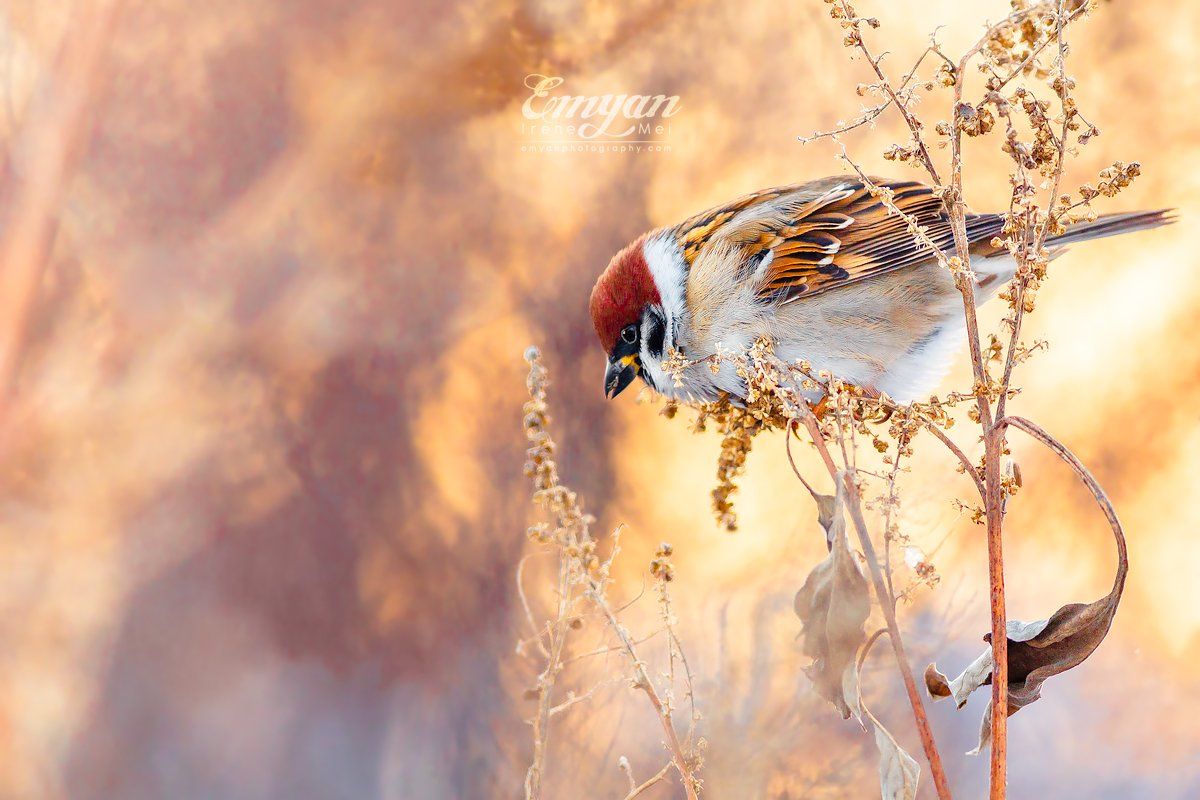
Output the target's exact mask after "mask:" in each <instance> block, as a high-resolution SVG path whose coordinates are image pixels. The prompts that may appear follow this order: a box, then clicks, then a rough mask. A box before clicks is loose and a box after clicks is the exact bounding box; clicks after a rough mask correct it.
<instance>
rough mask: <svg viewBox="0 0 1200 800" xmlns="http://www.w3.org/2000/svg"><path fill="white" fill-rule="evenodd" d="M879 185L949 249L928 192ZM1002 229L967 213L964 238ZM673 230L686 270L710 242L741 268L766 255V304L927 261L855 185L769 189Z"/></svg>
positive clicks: (911, 185) (938, 208) (923, 249)
mask: <svg viewBox="0 0 1200 800" xmlns="http://www.w3.org/2000/svg"><path fill="white" fill-rule="evenodd" d="M883 185H886V186H889V187H890V188H891V189H892V191H893V193H894V194H893V202H894V203H895V204H896V205H897V206H898V207H899V208H900V209H901V210H903V211H904V212H905V213H906V214H908V215H910V216H912V217H915V218H916V219H917V221H918V222H919V224H921V225H923V226H925V228H926V233H927V235H928V236H929V238H930V239H931V240H932V241H933V242H934V243H935V244H936V245H937V246H938V248H939V249H941V250H949V249H951V248H952V247H953V243H954V237H953V233H952V232H951V229H950V223H949V220H948V219H947V218H946V217H945V216H944V213H943V209H942V204H941V201H940V200H938V199H937V198H936V197H935V196H934V195H933V192H932V191H931V190H930V189H929V187H927V186H923V185H921V184H919V183H915V182H895V183H884V184H883ZM788 195H794V196H795V199H791V198H789V197H788ZM760 206H761V213H760V212H759V207H760ZM1002 225H1003V221H1002V219H1001V217H1000V216H999V215H996V214H983V215H970V216H968V218H967V237H968V239H970V240H971V241H972V242H978V241H984V240H989V239H991V237H992V236H995V235H996V234H998V233H999V232H1000V229H1001V227H1002ZM677 231H678V236H679V242H680V245H681V247H682V248H683V250H684V257H685V258H686V260H687V262H688V264H689V265H690V264H691V263H692V262H693V261H694V260H695V258H696V256H697V255H698V254H699V252H700V251H701V250H702V249H703V248H704V246H705V245H706V244H707V243H708V242H709V241H710V240H711V239H713V237H716V236H720V237H721V238H722V239H723V240H726V241H728V242H730V243H731V244H735V245H737V246H739V247H741V248H743V250H744V253H745V262H744V263H745V264H746V265H747V266H752V267H757V265H758V264H760V263H761V262H762V260H763V259H764V258H765V257H766V256H767V255H768V254H769V255H770V257H771V261H770V262H769V264H768V265H767V268H766V274H765V275H764V276H763V277H762V280H761V283H760V289H759V294H760V296H762V297H763V299H764V300H770V301H774V302H787V301H789V300H794V299H798V298H801V297H810V296H813V295H815V294H819V293H820V292H823V291H826V290H829V289H832V288H836V287H837V286H843V285H845V284H848V283H852V282H854V281H857V280H861V279H863V278H868V277H871V276H873V275H878V274H880V273H883V272H888V271H891V270H894V269H900V268H901V267H906V266H910V265H912V264H917V263H920V262H922V261H926V260H929V259H930V258H931V257H932V256H931V253H930V252H929V248H928V247H927V246H925V245H924V244H923V243H921V242H919V241H917V240H916V239H914V237H913V236H912V234H911V233H909V231H908V226H907V223H906V222H905V221H904V220H903V219H902V218H901V217H899V216H898V215H896V214H889V213H888V209H887V207H886V206H885V205H884V204H883V203H882V202H881V201H880V200H878V199H877V198H875V197H874V196H872V195H871V193H870V192H869V191H868V190H867V189H866V187H864V186H863V185H862V184H861V183H859V182H857V181H843V180H836V179H826V180H824V181H820V182H817V183H815V184H808V185H805V186H788V187H782V188H779V189H769V190H767V191H764V192H759V193H757V194H753V195H748V196H746V197H743V198H741V199H740V200H737V201H735V202H734V203H732V204H730V205H728V206H723V207H721V208H719V209H714V210H712V211H709V212H706V213H704V214H700V215H697V216H696V217H693V218H692V219H690V220H688V221H687V222H685V223H684V224H683V225H681V226H680V227H679V228H678V229H677Z"/></svg>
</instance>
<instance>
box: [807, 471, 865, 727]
mask: <svg viewBox="0 0 1200 800" xmlns="http://www.w3.org/2000/svg"><path fill="white" fill-rule="evenodd" d="M842 493H843V489H842V487H841V486H840V485H839V487H838V493H837V496H836V497H835V498H833V505H832V508H831V509H830V513H829V514H828V516H827V515H826V513H825V510H826V509H825V508H823V507H821V508H820V512H821V517H820V521H821V523H822V526H823V527H824V528H825V538H826V541H827V542H829V555H828V556H826V557H825V559H824V560H823V561H821V563H819V564H817V565H816V566H815V567H813V570H812V572H810V573H809V575H808V578H807V579H806V580H805V581H804V585H803V586H802V587H800V591H798V592H796V615H797V616H798V617H800V621H801V623H802V624H803V626H804V629H803V631H802V636H803V638H804V646H803V650H804V654H805V655H808V656H811V657H812V659H813V661H812V664H810V665H809V666H808V667H806V668H805V670H804V671H805V674H807V675H808V677H809V680H811V681H812V682H813V685H814V686H815V687H816V689H817V692H818V693H819V694H820V695H821V696H822V697H824V698H825V699H826V700H828V701H829V702H831V703H833V705H834V706H835V707H836V708H837V709H838V711H839V712H840V713H841V715H842V719H848V718H849V717H850V704H849V703H848V701H847V689H846V686H847V683H848V681H850V680H851V679H852V678H853V676H854V659H855V656H856V655H857V654H858V648H859V647H860V646H862V643H863V642H864V641H865V640H866V635H865V633H864V631H863V624H864V623H865V622H866V621H867V616H868V614H869V613H870V610H871V599H870V594H869V591H868V588H867V579H866V576H864V575H863V573H862V570H861V568H860V567H859V565H858V559H857V558H856V557H855V555H854V551H853V550H851V549H850V543H849V541H848V540H847V538H846V520H845V515H844V514H843V507H844V499H843V494H842ZM848 671H849V674H847V673H848Z"/></svg>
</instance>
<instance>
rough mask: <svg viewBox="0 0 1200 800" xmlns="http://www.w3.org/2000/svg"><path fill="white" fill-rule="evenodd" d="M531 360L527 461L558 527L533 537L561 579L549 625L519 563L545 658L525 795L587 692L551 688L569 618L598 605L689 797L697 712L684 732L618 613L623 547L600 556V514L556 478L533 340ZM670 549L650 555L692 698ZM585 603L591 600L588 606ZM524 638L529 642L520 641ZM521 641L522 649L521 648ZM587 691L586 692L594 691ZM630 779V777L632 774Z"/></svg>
mask: <svg viewBox="0 0 1200 800" xmlns="http://www.w3.org/2000/svg"><path fill="white" fill-rule="evenodd" d="M525 359H526V361H527V362H528V363H529V378H528V381H527V388H528V390H529V401H528V402H527V403H526V404H525V409H524V411H525V420H524V428H525V436H526V438H527V440H528V441H529V445H530V446H529V450H528V459H527V461H526V464H525V471H526V474H527V475H528V476H529V477H531V478H532V479H533V485H534V495H533V497H534V502H535V503H536V504H537V505H539V506H541V507H542V508H543V509H545V510H546V511H547V512H548V513H549V515H550V516H551V517H552V518H553V519H554V527H553V529H551V528H550V527H549V526H547V525H537V526H534V527H532V528H531V529H530V532H529V533H530V539H531V540H533V541H535V542H537V543H539V544H543V545H548V546H549V547H550V548H551V550H552V551H553V552H554V554H555V555H556V557H557V559H558V573H557V576H558V577H557V582H556V587H555V588H556V592H557V597H558V601H557V605H556V613H555V616H554V618H553V619H551V620H550V621H549V622H548V623H547V624H546V625H544V626H539V625H537V623H535V622H534V619H533V614H532V611H531V610H530V605H529V602H528V599H527V598H526V596H525V591H524V588H523V586H521V572H520V571H518V590H519V593H520V596H521V602H522V606H523V607H524V609H525V611H526V615H527V617H528V620H529V624H530V626H531V628H532V630H533V640H534V641H535V642H536V645H537V649H538V651H539V653H540V655H541V656H542V658H543V659H544V662H545V666H544V669H543V670H542V672H541V673H540V674H539V675H538V677H537V680H536V683H535V687H534V690H533V691H534V693H535V695H536V698H537V701H538V702H537V712H536V713H535V715H534V718H533V720H532V726H533V760H532V763H531V764H530V767H529V770H528V772H527V773H526V778H525V797H526V798H527V800H537V798H540V797H542V796H543V788H542V786H543V778H544V775H545V769H546V745H547V742H548V741H549V735H550V721H551V719H552V718H553V716H554V715H555V714H556V713H559V712H560V711H564V710H566V709H567V708H569V707H570V706H572V705H574V704H575V703H576V702H578V701H579V700H581V699H583V698H582V697H573V696H572V697H568V699H567V700H566V701H564V702H562V703H560V704H558V705H555V704H554V702H553V691H554V687H555V684H556V679H557V676H558V674H559V673H560V672H561V670H562V668H563V665H564V664H565V663H566V659H565V658H564V650H565V646H566V640H567V634H568V632H569V631H570V629H571V627H572V624H573V623H575V622H577V621H578V620H580V618H581V616H582V614H583V613H584V612H585V611H597V612H599V614H600V616H601V617H602V618H603V619H604V621H605V623H606V624H607V626H608V629H609V630H610V631H611V632H612V633H613V634H614V635H615V636H616V638H617V640H618V642H619V645H618V646H617V647H616V648H614V649H617V650H620V651H621V652H623V653H624V654H625V656H626V658H627V659H628V661H629V664H630V666H631V668H632V671H633V681H632V683H633V686H634V688H636V689H638V690H640V691H641V692H642V693H643V694H645V696H646V699H647V700H648V701H649V703H650V705H651V707H652V708H653V709H654V713H655V715H656V716H657V718H658V720H659V723H660V724H661V726H662V729H663V735H664V737H665V742H666V746H667V750H668V751H669V753H670V754H671V760H670V763H669V764H668V765H667V768H670V767H673V768H674V770H675V771H676V772H677V773H678V774H679V776H680V779H681V781H682V783H683V787H684V792H685V793H686V795H687V797H688V800H697V798H698V797H699V791H700V786H701V782H700V778H699V776H698V774H697V773H698V770H699V768H700V765H701V760H700V758H699V756H698V754H696V753H695V752H694V742H693V739H694V730H695V722H696V720H697V718H698V717H697V714H696V712H695V709H694V707H693V709H692V712H691V718H690V723H689V727H688V734H687V736H686V738H685V739H680V737H679V733H678V732H677V731H676V729H675V722H674V707H673V699H672V698H671V696H670V691H669V688H668V690H666V691H665V692H664V691H663V690H660V689H659V688H658V687H656V686H655V685H654V682H653V681H652V680H651V677H650V673H649V671H648V670H647V668H646V662H645V661H644V660H643V659H642V657H641V656H640V655H639V652H638V648H637V644H638V643H637V642H636V641H635V640H634V638H633V636H631V635H630V633H629V631H628V630H627V629H626V628H625V626H624V625H622V624H621V622H620V620H619V619H618V613H619V612H618V611H617V610H614V608H613V606H612V604H611V602H610V601H609V599H608V585H609V582H610V578H609V572H610V570H611V567H612V563H613V559H614V558H615V557H616V555H617V553H618V552H619V547H618V545H617V539H616V535H615V534H614V544H613V547H612V550H611V552H610V553H609V555H608V557H607V558H604V559H601V558H600V556H599V555H598V553H597V542H596V540H595V539H594V538H593V537H592V535H591V532H590V526H591V524H592V523H593V522H594V521H595V520H594V519H593V518H592V517H591V516H590V515H588V514H586V513H585V512H584V511H583V508H582V505H581V504H580V502H579V498H578V496H577V495H576V494H575V493H574V492H573V491H571V490H570V489H568V488H567V487H566V486H564V485H563V484H562V483H561V482H560V481H559V478H558V466H557V463H556V461H555V459H554V453H555V450H556V446H555V443H554V440H553V439H552V438H551V436H550V433H549V431H548V429H547V425H548V423H549V414H548V412H549V406H548V403H547V399H546V385H547V377H546V369H545V367H544V366H543V365H542V363H541V355H540V354H539V353H538V351H537V348H533V347H531V348H529V349H528V350H527V351H526V353H525ZM671 554H672V551H671V547H670V545H667V544H664V545H662V546H660V548H659V549H658V552H656V553H655V559H654V561H653V562H651V565H650V570H651V573H652V575H653V576H654V578H655V581H656V583H657V587H658V591H659V601H660V604H661V607H662V613H663V620H664V627H665V629H666V633H667V637H668V653H669V658H670V674H671V677H672V682H673V678H674V664H675V659H676V658H680V659H681V660H682V661H683V664H684V667H685V685H686V690H687V695H688V697H689V699H692V698H693V696H694V695H693V689H692V681H691V672H690V670H689V669H687V662H686V659H685V658H684V657H683V654H682V647H681V645H680V643H679V639H678V637H676V635H675V631H674V628H673V623H672V620H671V610H670V595H669V593H668V592H667V586H666V585H667V583H668V582H670V581H671V580H672V579H673V577H674V567H673V566H672V564H671V560H670V557H671ZM585 606H586V607H585ZM522 645H524V642H522ZM522 645H519V646H518V649H519V650H520V649H522ZM590 694H591V693H590V692H589V693H588V695H585V697H586V696H590ZM667 768H664V769H663V770H660V771H659V772H658V774H656V775H655V776H654V777H652V778H650V779H649V780H648V781H646V782H644V783H642V784H641V785H636V786H635V785H631V788H630V792H629V794H628V795H627V797H630V798H632V797H637V796H638V795H640V794H642V793H643V792H645V791H646V790H647V789H649V788H650V787H651V786H653V785H654V784H655V783H657V782H659V781H661V780H664V779H665V777H666V774H667ZM629 774H630V777H631V784H632V774H631V773H629Z"/></svg>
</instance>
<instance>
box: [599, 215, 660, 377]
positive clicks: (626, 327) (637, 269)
mask: <svg viewBox="0 0 1200 800" xmlns="http://www.w3.org/2000/svg"><path fill="white" fill-rule="evenodd" d="M646 249H647V248H646V237H645V236H641V237H639V238H637V239H636V240H634V242H633V243H632V244H630V245H629V246H628V247H626V248H625V249H624V250H622V251H621V252H619V253H617V254H616V255H615V256H613V258H612V261H610V262H609V263H608V267H607V268H606V269H605V270H604V272H603V273H602V274H601V275H600V277H599V278H598V279H597V280H596V285H595V287H594V288H593V289H592V299H591V308H590V310H591V314H592V325H594V326H595V328H596V336H597V337H599V339H600V346H601V347H603V348H604V353H605V355H606V356H607V357H608V363H607V365H606V367H605V370H604V396H605V397H608V398H613V397H616V396H617V395H618V394H620V393H621V392H623V391H624V390H625V388H626V387H628V386H629V384H631V383H633V379H634V378H636V377H637V376H639V375H641V376H642V379H643V380H645V381H646V382H647V383H649V384H650V385H651V386H653V383H652V382H651V380H650V377H649V376H648V375H647V374H646V371H645V369H644V364H643V360H644V359H647V358H661V357H662V353H663V346H664V338H665V333H666V325H667V320H666V317H665V314H664V312H663V308H662V296H661V294H660V293H659V288H658V285H657V284H656V282H655V279H654V275H653V273H652V271H651V267H650V265H649V264H648V263H647V252H646Z"/></svg>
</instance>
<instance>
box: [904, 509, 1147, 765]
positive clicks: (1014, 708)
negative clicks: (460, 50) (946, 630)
mask: <svg viewBox="0 0 1200 800" xmlns="http://www.w3.org/2000/svg"><path fill="white" fill-rule="evenodd" d="M1110 519H1113V520H1115V516H1114V517H1111V518H1110ZM1113 535H1114V537H1116V540H1117V552H1118V557H1119V563H1118V566H1117V576H1116V579H1115V580H1114V581H1113V588H1112V591H1111V592H1109V593H1108V594H1107V595H1106V596H1104V597H1102V598H1100V599H1099V600H1097V601H1095V602H1094V603H1071V604H1069V605H1065V606H1063V607H1062V608H1060V609H1058V611H1055V612H1054V614H1053V615H1052V616H1051V617H1050V618H1049V619H1042V620H1036V621H1034V622H1020V621H1018V620H1009V622H1008V715H1009V716H1012V715H1013V714H1015V713H1017V712H1018V711H1020V710H1021V709H1022V708H1024V707H1025V706H1027V705H1029V704H1030V703H1032V702H1034V701H1035V700H1037V699H1038V698H1039V697H1041V696H1042V684H1043V683H1045V682H1046V679H1047V678H1049V677H1051V676H1054V675H1058V674H1059V673H1061V672H1066V671H1067V670H1069V669H1071V668H1072V667H1075V666H1078V665H1079V664H1081V663H1083V661H1084V660H1085V659H1087V657H1088V656H1090V655H1091V654H1092V653H1093V652H1095V650H1096V648H1097V647H1099V646H1100V643H1101V642H1102V641H1104V637H1105V636H1107V635H1108V629H1109V628H1110V627H1111V626H1112V621H1113V617H1114V616H1115V615H1116V613H1117V605H1118V604H1119V603H1120V602H1121V592H1122V591H1123V590H1124V588H1125V575H1126V573H1127V572H1128V571H1129V559H1128V558H1127V556H1126V553H1125V540H1124V536H1123V534H1122V533H1121V530H1120V527H1119V525H1117V524H1115V523H1114V526H1113ZM983 638H984V641H986V642H988V643H989V644H990V643H991V634H988V635H986V636H984V637H983ZM991 682H992V651H991V648H990V647H989V648H988V649H987V650H985V651H984V652H983V653H982V654H980V656H979V658H977V659H975V661H973V662H972V663H971V665H970V666H968V667H967V668H966V669H965V670H963V672H962V674H960V675H959V676H958V677H957V678H954V679H953V680H947V678H946V676H945V675H943V674H942V673H941V672H939V671H938V669H937V667H935V666H934V665H933V664H930V665H929V666H928V667H927V668H926V669H925V687H926V689H928V691H929V694H930V696H932V697H933V698H934V699H935V700H936V699H939V698H942V697H953V698H954V701H955V702H956V703H957V704H958V707H959V708H962V707H963V705H965V704H966V702H967V698H968V697H969V696H970V694H971V692H973V691H975V690H976V689H978V688H979V687H980V686H986V685H990V684H991ZM991 739H992V728H991V704H990V703H989V704H988V708H987V709H986V710H985V711H984V713H983V723H982V725H981V726H980V731H979V746H978V747H976V748H975V749H974V750H972V751H971V752H970V753H968V755H977V754H978V753H980V752H982V750H983V749H984V748H985V747H987V746H988V745H989V744H990V743H991Z"/></svg>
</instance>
